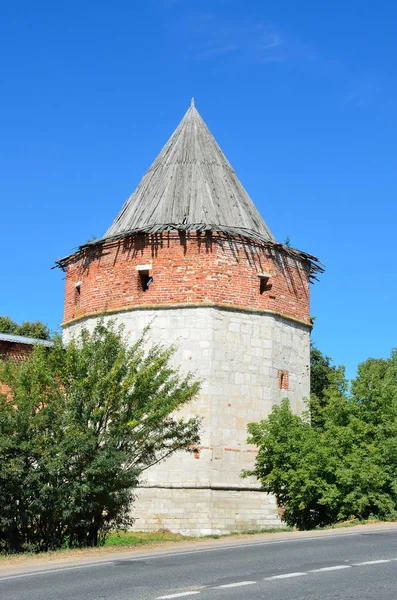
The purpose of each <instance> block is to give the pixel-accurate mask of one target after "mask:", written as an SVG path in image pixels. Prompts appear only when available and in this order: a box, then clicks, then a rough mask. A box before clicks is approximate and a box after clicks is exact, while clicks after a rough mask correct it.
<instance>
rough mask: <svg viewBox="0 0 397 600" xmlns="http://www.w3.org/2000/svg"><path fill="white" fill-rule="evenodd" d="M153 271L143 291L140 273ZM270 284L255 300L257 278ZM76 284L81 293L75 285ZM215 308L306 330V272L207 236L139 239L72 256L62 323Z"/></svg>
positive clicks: (282, 258) (258, 249)
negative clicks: (132, 310)
mask: <svg viewBox="0 0 397 600" xmlns="http://www.w3.org/2000/svg"><path fill="white" fill-rule="evenodd" d="M144 264H151V265H152V269H151V271H150V275H151V276H152V277H153V283H152V284H151V285H150V287H149V289H148V290H146V291H143V289H142V285H141V280H140V277H139V272H138V271H137V270H136V267H137V266H138V265H144ZM261 272H267V273H270V275H271V277H270V279H269V281H268V283H267V285H266V288H265V290H264V291H263V293H260V278H259V277H258V273H261ZM77 282H81V286H80V290H79V292H78V291H77V290H76V283H77ZM180 304H193V305H200V304H204V305H205V304H218V305H224V306H225V305H226V306H227V305H229V306H233V307H241V308H246V309H252V310H271V311H274V312H276V313H278V314H281V315H284V316H288V317H292V318H294V319H297V320H298V321H300V322H303V323H305V324H308V325H309V324H310V312H309V279H308V264H307V263H305V262H304V261H303V260H299V259H295V258H291V257H289V256H287V255H286V254H285V253H283V252H282V251H280V250H276V249H274V248H269V247H263V246H260V245H256V244H252V243H251V244H247V243H246V242H244V241H242V240H238V239H237V240H228V239H225V238H222V237H221V236H218V235H215V234H212V235H198V234H190V235H186V236H185V235H178V234H162V235H159V234H157V235H139V236H132V237H129V238H126V239H124V240H120V241H118V242H113V243H109V242H108V243H106V244H103V245H99V246H95V247H92V248H89V249H87V250H83V251H81V252H80V253H77V254H75V255H72V256H71V257H70V259H69V260H68V262H67V267H66V292H65V307H64V322H65V323H67V322H69V321H72V320H73V319H76V318H79V317H83V316H86V315H90V314H96V313H100V312H103V311H106V310H108V311H109V312H111V311H116V310H118V309H128V308H129V307H134V306H142V307H145V306H146V307H148V308H149V307H156V306H167V305H180Z"/></svg>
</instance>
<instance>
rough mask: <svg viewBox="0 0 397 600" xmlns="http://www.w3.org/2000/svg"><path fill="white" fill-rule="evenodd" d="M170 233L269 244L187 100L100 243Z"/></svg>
mask: <svg viewBox="0 0 397 600" xmlns="http://www.w3.org/2000/svg"><path fill="white" fill-rule="evenodd" d="M172 230H178V231H218V232H222V233H226V234H231V235H242V236H244V237H248V238H252V239H257V240H262V241H274V238H273V235H272V234H271V232H270V230H269V229H268V227H267V225H266V223H265V222H264V220H263V219H262V217H261V215H260V214H259V212H258V210H257V209H256V208H255V205H254V203H253V202H252V200H251V198H250V197H249V196H248V194H247V192H246V191H245V189H244V188H243V186H242V185H241V183H240V181H239V180H238V178H237V175H236V173H235V172H234V170H233V168H232V167H231V165H230V163H229V162H228V160H227V159H226V157H225V155H224V154H223V152H222V150H221V149H220V147H219V146H218V144H217V143H216V141H215V139H214V137H213V136H212V134H211V132H210V131H209V129H208V127H207V126H206V124H205V123H204V121H203V119H202V118H201V116H200V115H199V113H198V112H197V110H196V108H195V106H194V101H193V100H192V104H191V106H190V108H189V110H188V111H187V113H186V114H185V116H184V117H183V119H182V121H181V122H180V124H179V126H178V127H177V129H176V130H175V131H174V133H173V134H172V136H171V137H170V139H169V140H168V142H167V143H166V145H165V146H164V148H163V149H162V151H161V152H160V154H159V155H158V157H157V158H156V160H155V161H154V163H153V164H152V166H151V167H150V168H149V170H148V171H147V172H146V174H145V175H144V176H143V178H142V180H141V182H140V184H139V185H138V187H137V188H136V190H135V191H134V193H133V194H132V195H131V196H130V197H129V198H128V200H127V201H126V202H125V204H124V206H123V208H122V209H121V211H120V212H119V214H118V215H117V217H116V219H115V221H114V222H113V223H112V225H111V226H110V227H109V229H108V230H107V232H106V233H105V235H104V237H103V238H102V239H107V238H118V237H124V236H125V235H128V234H130V233H136V232H139V231H142V232H148V233H155V232H160V231H172Z"/></svg>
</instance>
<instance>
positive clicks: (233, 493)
mask: <svg viewBox="0 0 397 600" xmlns="http://www.w3.org/2000/svg"><path fill="white" fill-rule="evenodd" d="M136 492H137V498H136V501H135V502H134V506H133V513H132V514H133V516H134V518H135V523H134V526H133V529H134V530H135V531H158V530H159V529H167V530H169V531H172V532H174V533H181V534H183V535H189V536H202V535H214V534H215V535H216V534H227V533H233V532H239V531H241V532H242V531H247V530H258V531H259V530H261V529H264V528H266V527H281V526H282V524H281V520H280V517H279V512H278V508H277V504H276V501H275V498H274V497H273V496H270V495H269V494H266V493H264V492H261V491H258V490H248V489H242V490H236V489H234V490H233V489H232V490H230V489H211V488H199V487H191V488H165V487H141V488H138V489H137V491H136Z"/></svg>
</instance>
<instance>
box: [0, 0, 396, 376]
mask: <svg viewBox="0 0 397 600" xmlns="http://www.w3.org/2000/svg"><path fill="white" fill-rule="evenodd" d="M396 26H397V5H396V4H395V3H394V2H391V1H388V0H384V1H383V2H382V3H379V2H377V3H376V2H366V1H365V0H361V1H356V0H349V1H348V2H346V1H339V0H336V1H333V2H318V1H310V0H307V1H306V2H303V3H302V2H299V3H298V2H296V1H293V0H289V1H284V0H268V1H266V2H263V1H262V0H208V1H205V0H202V1H201V0H145V1H143V0H142V1H139V2H138V1H136V0H135V1H134V0H129V1H126V0H125V1H124V0H113V2H109V1H103V0H96V1H95V2H94V1H92V0H85V1H84V2H81V1H76V0H70V1H68V2H49V1H44V0H37V1H35V2H30V1H28V0H24V1H23V0H14V1H13V2H2V3H1V5H0V56H1V59H0V60H1V79H0V108H1V110H0V131H1V136H0V171H1V176H0V198H1V242H2V244H1V254H0V286H1V293H0V314H7V315H9V316H10V317H12V318H13V319H15V320H17V321H22V320H35V319H42V320H44V321H45V322H47V323H48V324H49V325H50V326H51V328H56V327H57V326H58V325H59V324H60V323H61V321H62V304H63V285H64V282H63V274H62V273H61V272H60V271H59V270H55V271H54V270H51V267H52V265H53V264H54V261H55V260H56V259H57V258H59V257H61V256H64V255H67V254H69V253H70V252H71V251H72V250H73V249H74V248H75V247H76V246H77V245H79V244H81V243H84V242H85V241H86V240H87V239H89V238H91V237H92V235H96V236H98V237H100V236H101V235H102V234H103V233H104V232H105V230H106V229H107V227H108V226H109V224H110V223H111V222H112V220H113V219H114V217H115V216H116V214H117V212H118V210H119V209H120V207H121V205H122V203H123V202H124V200H125V198H126V197H127V196H129V195H130V193H131V192H132V191H133V189H134V188H135V187H136V185H137V184H138V182H139V180H140V178H141V176H142V175H143V173H144V172H145V170H146V169H147V167H148V166H149V165H150V163H151V162H152V160H153V159H154V158H155V156H156V155H157V153H158V152H159V150H160V149H161V147H162V145H163V144H164V143H165V141H166V140H167V139H168V137H169V136H170V134H171V133H172V131H173V130H174V129H175V127H176V126H177V124H178V123H179V121H180V119H181V118H182V116H183V114H184V112H185V111H186V110H187V108H188V106H189V104H190V98H191V96H194V97H195V99H196V106H197V108H198V110H199V112H200V113H201V115H202V117H203V118H204V120H205V121H206V122H207V124H208V126H209V127H210V129H211V131H212V132H213V134H214V135H215V138H216V139H217V141H218V143H219V144H220V146H221V147H222V149H223V150H224V152H225V154H226V156H227V157H228V159H229V160H230V162H231V163H232V165H233V166H234V168H235V170H236V172H237V174H238V176H239V178H240V179H241V181H242V183H243V185H244V186H245V187H246V189H247V191H248V192H249V194H250V195H251V197H252V199H253V200H254V202H255V204H256V205H257V207H258V208H259V210H260V211H261V213H262V215H263V217H264V218H265V220H266V222H267V224H268V225H269V227H270V229H271V230H272V231H273V233H274V235H275V236H276V237H277V238H278V239H279V240H280V241H284V240H285V238H286V237H287V236H289V237H290V239H291V243H292V245H293V246H295V247H298V248H301V249H303V250H306V251H308V252H310V253H312V254H315V255H316V256H318V257H319V258H320V259H321V260H322V262H323V263H324V264H325V265H326V267H327V270H326V273H325V274H324V275H323V276H321V278H320V282H319V283H317V284H315V285H314V286H313V288H312V314H313V315H315V316H316V324H315V328H314V332H313V339H314V341H315V342H316V343H317V345H318V346H319V347H320V349H321V350H323V351H324V352H325V353H326V354H328V355H330V356H331V357H333V358H334V360H335V362H336V363H341V364H345V365H346V367H347V374H348V375H349V376H350V377H352V376H354V373H355V369H356V366H357V364H358V363H359V362H360V361H363V360H365V359H366V358H367V357H369V356H374V357H381V356H387V355H388V354H389V352H390V349H391V348H392V347H393V346H396V345H397V335H396V334H397V319H396V318H395V314H394V313H395V305H396V301H395V299H396V296H397V282H396V275H395V273H396V268H395V263H396V248H395V237H396V235H395V231H396V217H397V209H396V193H397V168H396V167H397V146H396V139H397V135H396V134H397V101H396V100H397V68H396V67H397V65H396V62H397V59H396V57H397V37H396V35H395V30H396Z"/></svg>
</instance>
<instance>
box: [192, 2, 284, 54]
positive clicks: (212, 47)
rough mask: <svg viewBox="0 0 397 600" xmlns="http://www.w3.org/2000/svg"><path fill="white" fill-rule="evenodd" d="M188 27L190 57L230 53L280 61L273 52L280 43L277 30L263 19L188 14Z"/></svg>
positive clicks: (281, 40) (280, 37)
mask: <svg viewBox="0 0 397 600" xmlns="http://www.w3.org/2000/svg"><path fill="white" fill-rule="evenodd" d="M188 21H189V22H188V28H189V31H190V34H191V35H192V38H193V40H192V42H193V46H194V51H193V52H192V58H193V59H194V60H203V61H204V60H209V59H212V58H214V57H216V56H221V55H223V56H225V55H228V54H233V56H234V58H240V59H242V60H244V61H245V62H258V63H261V62H266V59H269V62H276V61H279V62H281V61H282V60H285V58H284V54H283V55H280V57H278V56H276V55H275V54H274V52H275V50H276V49H278V48H282V47H283V46H284V40H283V38H282V35H281V33H280V32H278V31H275V30H274V28H271V27H269V26H266V25H265V24H264V23H260V22H259V23H258V22H256V21H252V20H251V21H250V20H246V21H245V22H243V23H237V22H231V21H227V20H225V19H222V18H220V17H218V16H217V15H216V14H214V13H202V14H195V15H192V16H190V18H189V20H188Z"/></svg>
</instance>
